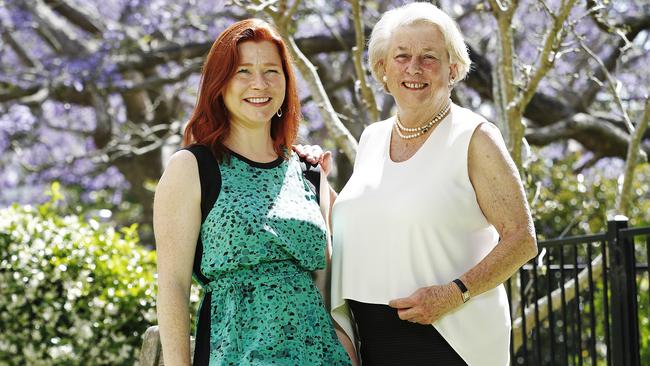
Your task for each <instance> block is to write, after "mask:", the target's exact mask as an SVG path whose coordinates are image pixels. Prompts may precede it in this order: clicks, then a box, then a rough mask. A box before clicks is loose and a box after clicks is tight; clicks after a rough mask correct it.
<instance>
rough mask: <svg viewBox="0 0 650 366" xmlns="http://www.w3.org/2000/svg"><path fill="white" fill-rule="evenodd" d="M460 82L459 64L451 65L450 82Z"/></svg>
mask: <svg viewBox="0 0 650 366" xmlns="http://www.w3.org/2000/svg"><path fill="white" fill-rule="evenodd" d="M457 80H458V64H451V65H449V81H450V82H456V81H457Z"/></svg>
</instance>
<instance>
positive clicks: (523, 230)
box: [388, 123, 537, 324]
mask: <svg viewBox="0 0 650 366" xmlns="http://www.w3.org/2000/svg"><path fill="white" fill-rule="evenodd" d="M468 168H469V177H470V180H471V182H472V185H473V187H474V191H475V193H476V198H477V200H478V204H479V206H480V208H481V210H482V211H483V214H484V215H485V217H486V218H487V220H488V221H489V222H490V223H491V224H492V225H494V227H495V228H496V230H497V232H498V233H499V237H500V238H501V239H500V241H499V243H498V244H497V245H496V246H495V247H494V249H492V251H491V252H490V253H488V255H487V256H485V258H483V259H482V260H481V261H480V262H479V263H478V264H476V265H475V266H474V267H472V268H471V269H470V270H468V271H467V272H465V273H464V274H463V275H462V276H461V277H460V279H461V281H463V283H464V284H465V286H466V287H467V289H468V290H469V292H470V294H471V296H477V295H480V294H482V293H483V292H486V291H488V290H491V289H493V288H495V287H496V286H498V285H499V284H501V283H503V282H504V281H505V280H507V279H508V278H510V276H512V274H513V273H515V271H517V269H518V268H519V267H521V266H522V265H523V264H524V263H526V262H527V261H528V260H529V259H531V258H533V257H534V256H535V255H537V242H536V239H535V228H534V227H533V220H532V218H531V216H530V211H529V209H528V203H527V201H526V197H525V194H524V188H523V186H522V184H521V180H520V179H519V173H518V172H517V168H516V167H515V164H514V162H513V161H512V159H511V158H510V155H509V154H508V150H507V148H506V145H505V143H504V142H503V138H502V137H501V133H500V132H499V130H498V129H497V128H496V127H495V126H493V125H491V124H488V123H484V124H482V125H481V126H479V127H478V128H477V129H476V131H475V132H474V135H473V136H472V139H471V142H470V146H469V157H468ZM462 304H463V298H462V295H461V291H460V289H459V288H458V286H456V284H454V283H453V282H450V283H448V284H444V285H434V286H430V287H423V288H420V289H418V290H417V291H415V292H414V293H413V294H412V295H411V296H409V297H406V298H401V299H395V300H391V301H390V302H389V304H388V305H390V306H392V307H394V308H397V309H398V315H399V317H400V318H401V319H403V320H409V321H413V322H417V323H421V324H431V323H433V322H435V321H437V320H438V319H440V318H441V317H442V316H443V315H444V314H446V313H447V312H449V311H451V310H453V309H454V308H456V307H458V306H460V305H462Z"/></svg>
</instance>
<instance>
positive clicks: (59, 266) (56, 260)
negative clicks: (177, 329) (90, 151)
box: [0, 184, 156, 365]
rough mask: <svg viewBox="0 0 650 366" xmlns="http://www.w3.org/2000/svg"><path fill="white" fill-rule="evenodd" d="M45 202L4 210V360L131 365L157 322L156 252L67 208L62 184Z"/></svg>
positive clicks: (0, 237)
mask: <svg viewBox="0 0 650 366" xmlns="http://www.w3.org/2000/svg"><path fill="white" fill-rule="evenodd" d="M50 195H51V196H52V200H51V201H50V202H48V203H45V204H43V205H41V206H37V207H32V206H24V207H20V206H17V205H14V206H12V207H9V208H6V209H3V210H0V293H1V294H2V296H0V329H2V331H1V332H0V365H25V364H27V365H127V364H133V363H134V362H135V360H136V358H137V355H138V351H139V347H140V343H141V335H142V333H143V332H144V330H145V329H146V328H147V326H149V325H150V324H153V323H155V322H156V314H155V301H154V300H155V297H154V295H155V291H156V290H155V283H156V281H155V276H154V273H155V254H154V253H153V252H151V251H149V250H146V249H144V248H142V247H141V246H140V245H139V244H138V237H137V232H136V225H135V224H134V225H133V226H131V227H127V228H123V229H121V230H119V231H116V230H114V229H113V228H112V227H109V226H105V225H102V224H100V223H99V222H97V221H96V220H94V219H89V220H86V219H84V218H83V217H80V216H78V215H75V214H71V213H67V214H62V211H65V209H64V205H63V204H62V202H61V198H62V195H61V191H60V190H59V188H58V184H54V185H53V186H52V191H51V192H50Z"/></svg>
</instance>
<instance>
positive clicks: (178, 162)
mask: <svg viewBox="0 0 650 366" xmlns="http://www.w3.org/2000/svg"><path fill="white" fill-rule="evenodd" d="M167 189H169V190H170V191H174V192H176V193H197V194H198V195H199V196H200V193H201V186H200V181H199V168H198V163H197V158H196V156H195V155H194V154H193V153H192V152H190V151H189V150H186V149H183V150H179V151H177V152H175V153H174V154H173V155H172V156H171V158H170V159H169V162H168V163H167V166H166V167H165V171H164V172H163V175H162V177H161V178H160V182H159V183H158V188H157V189H156V190H163V191H164V190H167Z"/></svg>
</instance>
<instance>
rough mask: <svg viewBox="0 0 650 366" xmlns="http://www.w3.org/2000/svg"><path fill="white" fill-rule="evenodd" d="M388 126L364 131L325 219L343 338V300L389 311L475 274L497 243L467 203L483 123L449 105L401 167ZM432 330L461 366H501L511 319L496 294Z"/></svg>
mask: <svg viewBox="0 0 650 366" xmlns="http://www.w3.org/2000/svg"><path fill="white" fill-rule="evenodd" d="M393 121H394V117H393V118H390V119H388V120H385V121H381V122H377V123H374V124H372V125H371V126H368V127H367V128H366V129H365V130H364V132H363V135H362V136H361V141H360V142H359V148H358V151H357V157H356V161H355V164H354V173H353V174H352V177H351V178H350V180H349V181H348V182H347V184H346V186H345V187H344V188H343V190H342V191H341V194H339V196H338V198H337V199H336V202H335V203H334V207H333V211H332V232H333V236H334V237H333V243H332V245H333V249H332V299H331V300H332V316H333V317H334V319H335V320H336V321H337V322H338V323H339V324H340V325H341V326H342V328H343V329H344V330H345V331H346V333H347V334H348V335H349V336H350V337H351V338H352V335H353V327H352V324H351V321H350V316H349V309H348V307H347V304H346V303H345V299H352V300H356V301H360V302H365V303H372V304H388V302H389V301H390V300H392V299H397V298H401V297H407V296H409V295H411V294H412V293H413V292H414V291H415V290H417V289H418V288H420V287H425V286H431V285H444V284H447V283H449V282H450V281H452V280H453V279H455V278H457V277H460V276H461V275H462V274H463V273H465V272H466V271H467V270H469V269H470V268H472V267H473V266H475V265H476V264H477V263H478V262H479V261H481V259H483V258H484V257H485V256H486V255H487V254H488V253H489V252H490V251H491V250H492V248H494V246H495V245H496V244H497V242H498V239H499V236H498V233H497V232H496V230H495V228H494V227H493V226H492V225H491V224H490V223H488V222H487V220H486V218H485V216H484V215H483V213H482V212H481V209H480V207H479V205H478V203H477V200H476V194H475V192H474V188H473V186H472V184H471V182H470V179H469V175H468V171H467V154H468V147H469V142H470V139H471V137H472V134H473V133H474V130H475V129H476V128H477V127H478V126H479V125H480V124H481V123H483V122H486V121H485V119H483V117H481V116H479V115H478V114H475V113H473V112H471V111H469V110H467V109H465V108H461V107H459V106H457V105H455V104H453V105H452V109H451V114H450V117H447V118H446V119H444V120H443V121H442V122H440V125H439V126H438V127H437V128H436V129H435V130H434V131H433V132H432V133H431V135H430V136H429V137H428V138H427V141H425V143H424V144H423V145H422V146H421V147H420V149H419V150H418V151H417V152H416V153H415V155H413V156H412V157H411V158H410V159H408V160H407V161H404V162H400V163H396V162H393V161H392V160H391V159H390V156H389V147H390V137H391V130H392V126H393ZM433 326H434V327H435V328H436V329H437V330H438V331H439V332H440V334H441V335H442V336H443V337H444V338H445V340H447V342H448V343H449V344H450V345H451V346H452V347H453V348H454V350H456V352H457V353H458V354H459V355H460V356H461V357H462V358H463V360H465V362H467V364H468V365H470V366H474V365H481V366H491V365H495V366H505V365H509V354H510V353H509V344H510V343H509V342H510V313H509V310H508V299H507V296H506V292H505V289H504V287H503V285H500V286H498V287H497V288H495V289H492V290H490V291H487V292H485V293H483V294H481V295H479V296H476V297H474V298H472V299H470V301H468V302H467V303H465V304H464V305H462V306H460V307H459V308H457V309H456V310H455V311H453V312H451V313H448V314H446V315H445V316H444V317H443V318H442V319H440V320H438V321H437V322H435V323H434V324H433Z"/></svg>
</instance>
